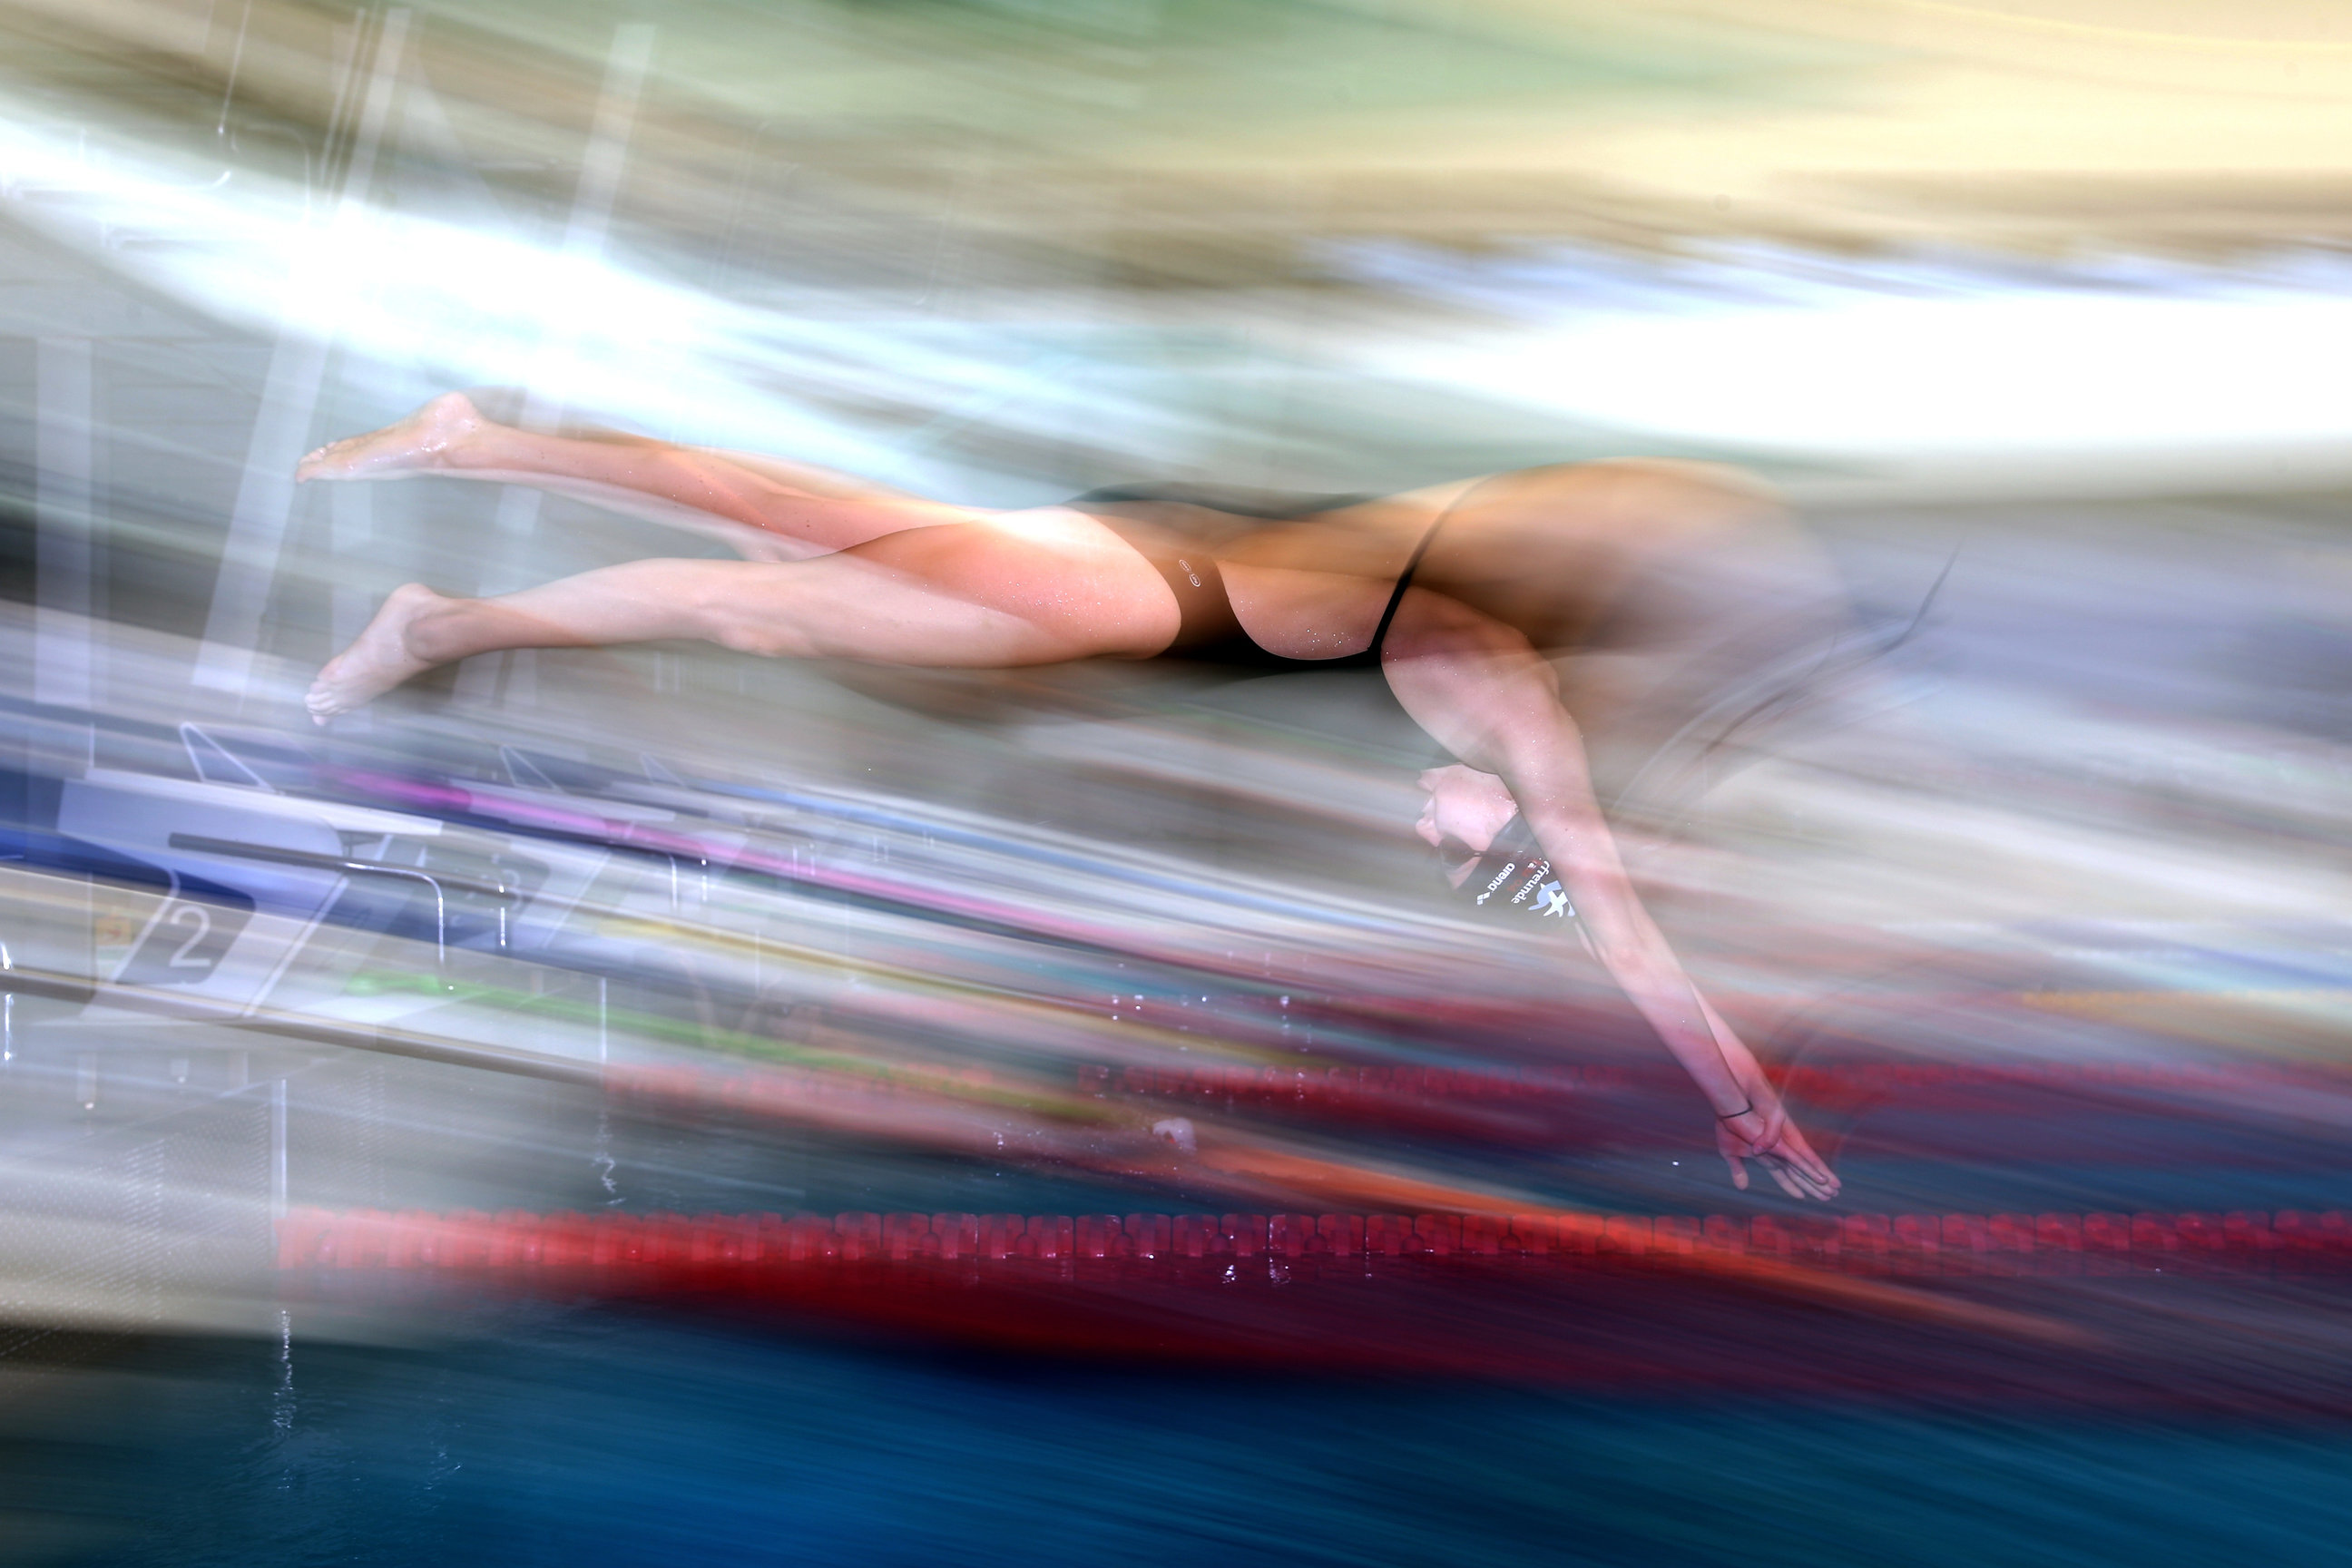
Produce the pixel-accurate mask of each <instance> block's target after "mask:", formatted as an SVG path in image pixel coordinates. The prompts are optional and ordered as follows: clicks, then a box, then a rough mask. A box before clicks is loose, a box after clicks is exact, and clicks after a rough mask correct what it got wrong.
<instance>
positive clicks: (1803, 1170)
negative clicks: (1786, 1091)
mask: <svg viewBox="0 0 2352 1568" xmlns="http://www.w3.org/2000/svg"><path fill="white" fill-rule="evenodd" d="M1715 1148H1716V1152H1717V1153H1719V1154H1721V1155H1722V1156H1723V1160H1724V1163H1726V1164H1727V1165H1729V1166H1730V1167H1731V1184H1732V1185H1733V1186H1735V1187H1738V1189H1739V1190H1740V1191H1741V1192H1743V1193H1744V1192H1746V1191H1747V1190H1748V1161H1750V1160H1753V1161H1755V1162H1756V1163H1758V1164H1759V1165H1761V1166H1763V1167H1764V1169H1765V1170H1766V1171H1767V1172H1769V1173H1770V1175H1771V1177H1772V1179H1773V1180H1774V1181H1776V1182H1778V1183H1780V1190H1781V1191H1782V1192H1784V1193H1786V1194H1789V1195H1790V1197H1792V1198H1819V1199H1821V1200H1822V1202H1824V1203H1826V1202H1828V1201H1829V1200H1830V1199H1832V1198H1833V1197H1835V1196H1837V1195H1838V1190H1839V1188H1840V1186H1841V1185H1842V1184H1841V1183H1840V1182H1839V1181H1838V1179H1837V1173H1836V1172H1834V1171H1832V1170H1831V1169H1830V1167H1829V1162H1827V1161H1825V1160H1823V1159H1822V1157H1821V1156H1820V1155H1819V1154H1816V1153H1814V1152H1813V1146H1812V1145H1811V1144H1810V1143H1808V1142H1805V1135H1804V1134H1803V1133H1802V1132H1800V1131H1797V1124H1796V1123H1795V1122H1793V1121H1790V1120H1789V1113H1788V1112H1787V1111H1786V1110H1782V1109H1781V1108H1780V1106H1779V1105H1777V1104H1775V1105H1772V1106H1769V1107H1759V1108H1758V1109H1755V1110H1749V1111H1748V1112H1746V1113H1745V1114H1744V1115H1739V1116H1735V1117H1732V1118H1731V1119H1730V1120H1729V1121H1723V1120H1720V1119H1718V1120H1717V1122H1716V1124H1715Z"/></svg>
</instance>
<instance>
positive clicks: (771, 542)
mask: <svg viewBox="0 0 2352 1568" xmlns="http://www.w3.org/2000/svg"><path fill="white" fill-rule="evenodd" d="M425 475H432V476H436V477H439V478H445V479H487V480H490V481H493V482H497V483H504V484H521V485H530V486H531V487H532V488H534V489H543V490H550V491H553V492H555V493H557V494H560V495H572V496H579V497H581V498H583V499H584V500H592V501H594V502H596V503H598V504H599V505H602V506H607V507H610V508H612V509H613V510H616V511H620V512H623V513H625V514H627V515H629V516H632V517H641V518H645V519H646V520H647V521H653V522H659V523H664V524H667V525H668V526H671V527H676V528H686V529H690V530H692V531H696V532H700V533H713V534H717V535H718V536H719V537H720V538H722V539H724V540H726V542H728V543H729V544H730V546H731V547H733V548H734V549H736V550H737V551H738V552H740V553H742V554H744V555H747V556H750V557H751V558H753V559H759V560H798V559H803V558H805V557H807V556H811V555H821V554H824V553H825V552H829V551H835V550H845V549H847V548H849V547H850V546H852V545H856V544H863V543H865V542H867V541H868V540H872V539H877V538H880V537H881V536H882V535H884V534H887V533H896V532H898V531H900V530H902V529H908V528H919V527H924V526H927V525H929V524H933V523H940V522H961V521H965V520H967V519H968V518H970V517H971V513H970V512H968V511H962V510H957V509H954V508H951V507H946V506H941V505H939V504H938V503H935V502H930V501H925V500H920V499H919V498H917V497H913V496H908V495H901V494H898V493H897V492H894V491H891V490H887V489H882V488H881V487H879V486H868V485H861V484H859V483H858V482H856V481H855V480H851V479H845V478H844V477H842V476H840V475H835V474H829V473H826V472H825V471H824V470H822V469H817V468H799V467H796V466H794V465H792V464H786V463H781V462H776V461H772V460H769V459H764V458H746V457H742V456H740V455H737V454H733V453H728V452H719V451H715V450H711V449H709V448H705V447H678V446H673V445H671V444H670V443H668V442H667V441H656V440H652V439H650V438H648V437H638V436H623V435H618V434H597V435H593V436H584V437H583V436H548V435H541V434H539V433H537V432H534V431H529V430H520V429H517V428H515V427H514V426H510V425H501V424H499V423H498V422H497V421H495V420H492V419H489V418H487V417H485V416H483V414H482V413H481V411H480V410H479V409H478V408H476V407H475V406H474V403H473V400H472V399H471V398H469V397H467V395H465V394H464V393H462V392H452V393H448V394H446V395H443V396H440V397H436V398H435V399H434V400H433V401H432V402H430V403H427V404H426V405H425V406H424V407H422V408H419V409H418V410H417V411H416V412H415V413H414V414H412V415H410V416H408V417H407V418H405V419H402V420H399V421H397V422H395V423H394V424H391V425H387V426H384V427H383V429H381V430H373V431H370V432H368V433H367V434H366V435H363V436H353V437H349V438H348V439H345V440H341V441H337V442H333V443H331V444H330V445H328V446H325V447H320V448H319V449H318V450H317V451H315V452H312V453H311V454H310V456H309V457H306V458H303V459H302V461H301V464H300V465H299V467H298V468H296V469H295V477H296V479H299V480H306V481H307V480H310V479H414V478H418V477H421V476H425ZM746 530H749V531H750V532H749V533H746V532H745V531H746Z"/></svg>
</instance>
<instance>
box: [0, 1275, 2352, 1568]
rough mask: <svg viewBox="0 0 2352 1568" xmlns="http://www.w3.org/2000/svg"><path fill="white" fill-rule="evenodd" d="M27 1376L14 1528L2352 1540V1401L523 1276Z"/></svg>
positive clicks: (2322, 1553)
mask: <svg viewBox="0 0 2352 1568" xmlns="http://www.w3.org/2000/svg"><path fill="white" fill-rule="evenodd" d="M462 1327H463V1331H462V1332H461V1333H458V1334H456V1335H453V1336H451V1337H446V1338H444V1339H442V1340H440V1341H438V1342H435V1343H432V1344H429V1345H418V1344H414V1343H412V1344H409V1345H406V1346H401V1347H396V1348H386V1347H384V1346H382V1345H373V1346H360V1345H353V1344H349V1343H342V1344H338V1343H331V1342H311V1341H307V1340H305V1339H304V1338H302V1337H301V1335H300V1332H299V1325H298V1327H297V1332H296V1336H295V1338H294V1340H293V1342H292V1345H291V1351H290V1354H281V1347H279V1346H277V1345H269V1344H262V1343H254V1342H198V1343H191V1342H175V1343H171V1344H155V1345H150V1346H147V1347H143V1348H142V1349H141V1350H139V1351H138V1352H135V1353H132V1354H131V1355H129V1356H127V1357H126V1356H124V1355H121V1354H115V1355H112V1356H110V1357H102V1358H100V1359H99V1361H98V1362H96V1363H84V1364H81V1365H79V1366H78V1367H76V1368H74V1369H73V1370H72V1371H71V1372H70V1373H61V1374H57V1375H55V1376H53V1377H51V1378H48V1379H43V1378H41V1377H38V1376H33V1375H30V1374H22V1373H20V1374H16V1378H15V1380H14V1381H13V1382H12V1383H11V1384H10V1389H11V1393H10V1396H9V1397H8V1398H7V1400H6V1402H5V1405H0V1425H5V1431H0V1444H4V1445H5V1447H0V1456H4V1457H5V1463H0V1487H4V1488H5V1495H0V1526H5V1529H6V1531H7V1539H8V1541H9V1542H12V1544H10V1545H8V1546H6V1547H5V1549H0V1561H5V1562H7V1563H20V1562H22V1563H105V1564H118V1563H119V1564H126V1565H130V1564H139V1565H144V1564H157V1565H162V1564H172V1565H175V1568H179V1565H210V1564H220V1565H223V1568H227V1565H232V1564H234V1565H237V1568H264V1565H276V1564H296V1563H305V1564H307V1563H384V1564H394V1563H399V1564H409V1563H439V1564H466V1563H484V1564H499V1565H500V1568H510V1565H520V1564H530V1563H548V1564H572V1563H599V1564H625V1563H711V1562H732V1563H810V1564H832V1563H840V1564H858V1565H860V1568H877V1565H884V1564H899V1563H905V1564H917V1563H973V1564H992V1563H1004V1564H1034V1563H1085V1564H1116V1563H1151V1564H1161V1563H1188V1562H1203V1563H1207V1562H1214V1563H1312V1564H1325V1563H1328V1564H1342V1563H1345V1564H1359V1563H1381V1564H1386V1563H1412V1564H1423V1563H1442V1564H1451V1563H1464V1564H1468V1563H1533V1562H1540V1563H1611V1564H1616V1563H1623V1564H1657V1563H1672V1564H1706V1563H1725V1564H1731V1563H1738V1564H1744V1565H1756V1564H1780V1563H1787V1564H1791V1565H1805V1568H1825V1565H1829V1564H1842V1563H1853V1564H1885V1563H1906V1564H1942V1563H1951V1564H1955V1565H1958V1564H1968V1565H1969V1568H1981V1565H1982V1564H1984V1563H1989V1562H1990V1563H2003V1564H2028V1563H2032V1564H2039V1563H2051V1564H2066V1563H2082V1564H2089V1563H2136V1564H2173V1563H2215V1564H2222V1563H2231V1564H2237V1563H2263V1564H2271V1565H2276V1564H2301V1563H2312V1564H2319V1563H2341V1562H2343V1561H2345V1560H2346V1557H2347V1546H2346V1542H2347V1541H2352V1426H2338V1425H2331V1424H2325V1423H2315V1424H2306V1425H2292V1424H2271V1425H2259V1424H2249V1423H2240V1424H2228V1425H2215V1424H2196V1423H2189V1422H2185V1421H2184V1422H2182V1423H2179V1424H2172V1425H2165V1424H2150V1423H2148V1422H2147V1421H2144V1420H2139V1421H2132V1420H2121V1419H2116V1418H2114V1417H2097V1418H2092V1417H2087V1416H2086V1417H2083V1418H2067V1417H2064V1416H2063V1415H2053V1414H2051V1413H2050V1412H2048V1411H2046V1410H2045V1411H2036V1412H2032V1413H2030V1414H2029V1413H2018V1414H2016V1415H2000V1414H1998V1413H1990V1414H1989V1413H1987V1412H1986V1411H1983V1410H1976V1411H1971V1412H1968V1413H1965V1414H1963V1413H1958V1412H1948V1411H1945V1412H1939V1411H1936V1410H1931V1409H1922V1408H1918V1407H1916V1406H1899V1405H1887V1406H1884V1407H1879V1406H1866V1405H1824V1404H1812V1405H1792V1404H1759V1403H1754V1402H1741V1403H1730V1402H1711V1401H1707V1400H1705V1399H1684V1400H1679V1401H1672V1402H1669V1401H1664V1400H1660V1401H1642V1402H1627V1401H1624V1400H1622V1399H1601V1398H1597V1397H1593V1396H1591V1395H1585V1394H1568V1393H1561V1392H1557V1391H1543V1390H1524V1389H1507V1388H1497V1387H1493V1386H1483V1387H1481V1386H1464V1385H1455V1384H1432V1383H1427V1382H1418V1383H1395V1384H1335V1383H1331V1382H1326V1381H1315V1380H1307V1379H1285V1378H1265V1377H1256V1376H1241V1375H1226V1376H1203V1375H1199V1374H1192V1373H1185V1374H1174V1373H1129V1372H1106V1371H1100V1370H1089V1369H1085V1368H1073V1367H1068V1366H1060V1367H1045V1366H1040V1365H1037V1364H1035V1363H984V1362H973V1361H967V1360H951V1359H940V1358H936V1357H927V1356H921V1355H911V1354H906V1353H899V1352H884V1351H873V1350H866V1349H859V1348H846V1347H842V1346H839V1345H826V1346H818V1345H813V1344H810V1343H807V1342H796V1341H795V1340H794V1339H793V1338H790V1337H787V1336H785V1335H782V1334H781V1333H772V1332H768V1331H762V1330H759V1329H745V1328H738V1327H733V1326H727V1325H715V1324H713V1323H711V1322H710V1321H707V1320H701V1319H695V1318H690V1317H668V1316H664V1315H658V1314H652V1313H643V1314H640V1313H635V1312H622V1311H614V1310H601V1309H600V1310H590V1309H584V1308H571V1307H563V1306H556V1305H548V1304H537V1305H530V1304H526V1305H515V1306H509V1307H504V1308H500V1309H498V1310H496V1312H495V1313H494V1314H493V1315H491V1316H489V1317H487V1318H484V1319H481V1320H478V1321H469V1322H467V1323H466V1324H464V1325H463V1326H462Z"/></svg>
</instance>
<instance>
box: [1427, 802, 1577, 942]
mask: <svg viewBox="0 0 2352 1568" xmlns="http://www.w3.org/2000/svg"><path fill="white" fill-rule="evenodd" d="M1454 897H1456V898H1458V899H1460V900H1462V901H1463V902H1464V903H1465V904H1467V905H1469V906H1470V907H1471V908H1472V909H1475V910H1478V911H1479V912H1480V913H1481V914H1484V915H1491V916H1496V917H1504V916H1508V917H1512V918H1524V917H1527V916H1533V917H1534V918H1536V919H1538V920H1559V921H1567V920H1572V919H1574V918H1575V915H1576V907H1575V906H1574V905H1573V904H1570V902H1569V901H1568V889H1567V886H1566V884H1564V883H1562V882H1561V880H1560V879H1559V877H1558V876H1557V875H1555V874H1554V873H1553V871H1552V868H1551V859H1550V857H1549V856H1547V855H1546V854H1545V853H1544V852H1543V847H1542V846H1540V845H1538V843H1537V842H1536V836H1535V834H1534V833H1532V832H1531V831H1529V830H1528V819H1527V818H1526V817H1524V816H1514V817H1512V818H1511V820H1510V821H1509V822H1508V823H1507V824H1505V825H1504V827H1503V830H1502V831H1501V832H1500V833H1497V834H1496V835H1495V841H1494V842H1493V843H1492V844H1489V845H1487V846H1486V853H1485V854H1483V855H1481V856H1479V857H1478V862H1477V864H1476V865H1475V866H1473V867H1471V868H1470V874H1469V875H1468V876H1466V877H1465V878H1463V879H1462V881H1461V883H1460V884H1459V885H1458V886H1457V887H1455V888H1454Z"/></svg>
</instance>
